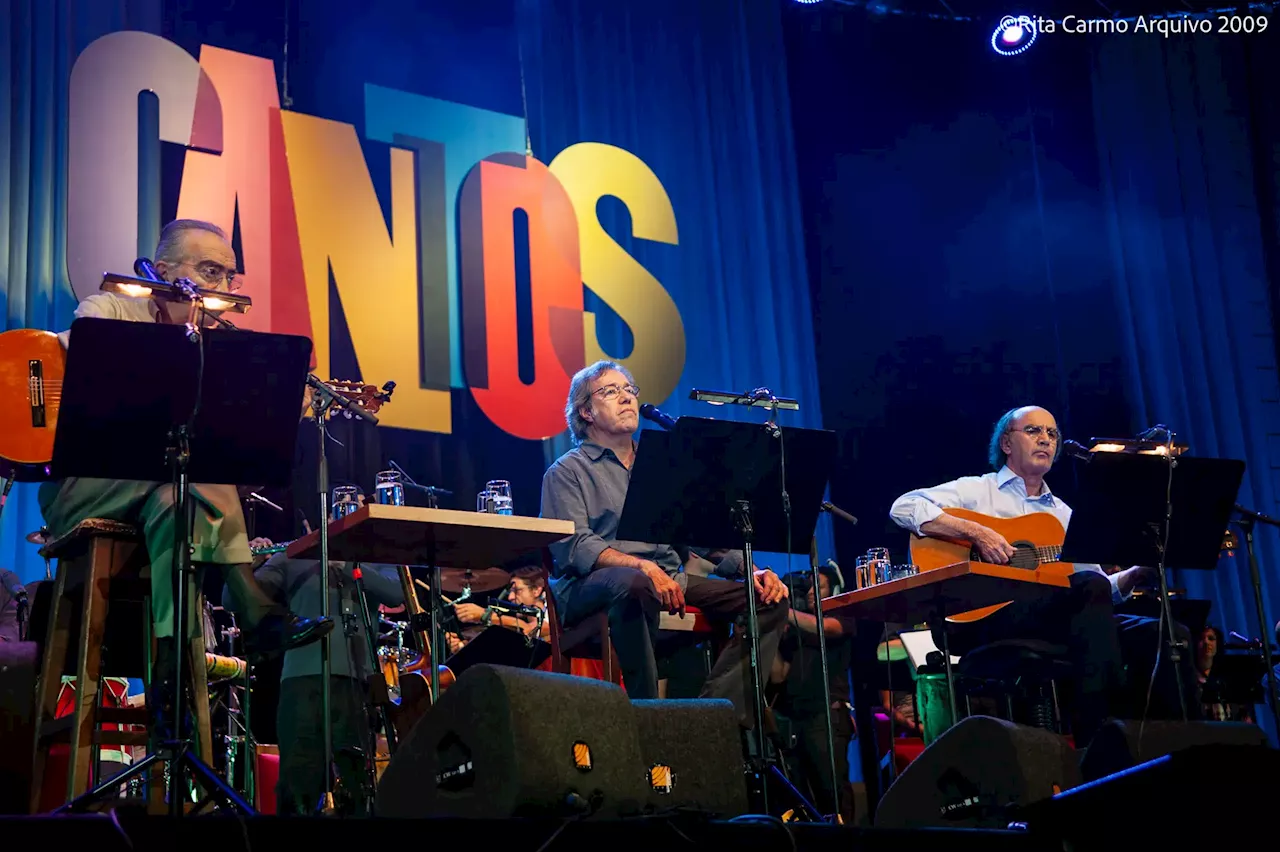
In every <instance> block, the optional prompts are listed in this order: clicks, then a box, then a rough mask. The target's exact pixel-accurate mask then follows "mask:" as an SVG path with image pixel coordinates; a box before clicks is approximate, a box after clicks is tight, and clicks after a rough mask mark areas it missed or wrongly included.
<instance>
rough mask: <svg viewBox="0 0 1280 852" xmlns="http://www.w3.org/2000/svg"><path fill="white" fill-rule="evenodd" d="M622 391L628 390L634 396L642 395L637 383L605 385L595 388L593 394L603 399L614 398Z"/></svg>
mask: <svg viewBox="0 0 1280 852" xmlns="http://www.w3.org/2000/svg"><path fill="white" fill-rule="evenodd" d="M622 391H626V392H627V393H628V394H630V395H631V396H634V397H639V396H640V388H638V387H636V386H635V385H623V386H622V387H618V386H617V385H605V386H604V387H602V388H596V389H595V390H593V391H592V392H591V395H592V396H598V397H600V398H601V399H613V398H614V397H616V396H617V395H618V394H619V393H620V392H622Z"/></svg>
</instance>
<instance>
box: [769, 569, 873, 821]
mask: <svg viewBox="0 0 1280 852" xmlns="http://www.w3.org/2000/svg"><path fill="white" fill-rule="evenodd" d="M818 582H819V584H820V586H821V588H820V590H819V594H821V595H822V597H823V598H828V597H830V596H831V590H832V588H833V586H834V584H835V582H836V574H835V571H834V570H833V569H831V568H830V567H827V566H824V567H822V568H820V569H819V574H818ZM814 609H816V607H815V606H814V601H813V587H812V584H810V587H809V590H808V593H807V594H806V595H805V599H804V601H796V602H795V603H794V604H793V605H792V607H791V615H790V617H789V618H788V620H787V628H788V629H787V635H786V636H785V637H784V638H783V640H782V646H781V649H780V652H779V654H778V658H779V663H775V664H774V672H775V673H777V674H780V675H781V682H782V689H781V691H780V693H779V695H778V698H777V701H776V702H775V704H774V709H775V710H777V711H778V712H779V713H780V714H781V715H782V716H784V717H786V718H787V719H789V720H790V721H791V723H792V725H793V732H794V733H795V736H796V749H795V752H794V754H793V759H792V760H791V761H789V763H790V764H791V765H792V772H793V773H794V774H793V776H792V778H793V780H795V781H796V785H797V786H798V787H800V789H801V790H804V788H805V786H806V785H807V786H808V788H809V790H810V791H811V792H810V795H811V796H812V798H811V800H810V801H811V802H812V803H813V804H814V805H815V806H816V807H817V808H818V809H819V810H820V811H822V812H823V813H827V812H829V811H830V810H831V805H832V802H833V801H834V798H835V797H834V796H833V795H832V792H833V791H832V789H831V761H830V759H829V758H828V756H827V721H826V714H828V713H829V714H830V715H831V733H832V738H833V740H834V746H835V758H836V782H837V783H838V784H839V790H840V819H841V821H842V822H843V824H844V825H853V817H854V813H853V786H852V785H851V784H850V783H849V743H851V742H852V741H853V734H854V723H853V714H852V712H851V710H850V706H849V696H850V689H851V684H850V682H849V666H850V665H851V664H852V662H853V637H854V633H855V631H856V625H855V624H854V622H853V619H851V618H845V617H842V616H837V615H828V614H827V613H825V612H824V613H823V616H822V621H823V627H824V633H825V634H826V640H827V680H828V684H829V687H830V700H829V701H828V697H827V696H826V695H824V692H823V689H822V657H821V655H820V653H819V649H818V618H817V616H816V615H814ZM780 668H781V671H780V672H779V669H780ZM777 674H776V675H775V679H777Z"/></svg>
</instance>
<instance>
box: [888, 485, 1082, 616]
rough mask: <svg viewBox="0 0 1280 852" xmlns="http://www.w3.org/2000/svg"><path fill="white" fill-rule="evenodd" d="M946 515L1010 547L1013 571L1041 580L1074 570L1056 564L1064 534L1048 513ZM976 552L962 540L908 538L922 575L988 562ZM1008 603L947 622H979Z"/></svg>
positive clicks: (953, 512) (961, 512)
mask: <svg viewBox="0 0 1280 852" xmlns="http://www.w3.org/2000/svg"><path fill="white" fill-rule="evenodd" d="M942 511H943V512H945V513H946V514H948V515H951V516H952V517H955V518H962V519H964V520H966V521H973V522H974V523H977V524H981V525H982V526H984V527H987V528H988V529H991V530H993V531H995V532H997V533H999V534H1000V535H1002V536H1004V538H1005V540H1006V541H1008V542H1009V544H1011V545H1013V549H1014V551H1015V552H1014V554H1013V558H1011V559H1010V560H1009V564H1010V565H1011V566H1013V567H1014V568H1024V569H1026V570H1028V571H1035V572H1036V573H1037V575H1039V576H1044V577H1069V576H1071V573H1072V571H1073V570H1074V568H1073V567H1072V565H1071V563H1069V562H1059V561H1058V557H1059V556H1060V555H1061V553H1062V542H1063V540H1064V539H1065V538H1066V530H1064V529H1063V528H1062V524H1061V523H1060V522H1059V521H1058V519H1057V518H1055V517H1054V516H1053V515H1050V514H1049V513H1048V512H1032V513H1031V514H1029V515H1022V516H1021V517H1017V518H995V517H992V516H991V515H984V514H982V513H981V512H971V511H969V510H968V509H943V510H942ZM987 561H988V560H986V559H983V558H982V554H981V553H979V552H978V548H977V547H975V546H974V544H973V542H971V541H966V540H964V539H943V538H934V537H932V536H918V535H913V536H912V537H911V562H912V564H914V565H915V566H916V567H917V568H919V569H920V570H921V571H932V570H933V569H935V568H943V567H945V566H947V565H954V564H955V563H957V562H987ZM1008 605H1009V603H1008V602H1006V603H1002V604H995V605H993V606H987V607H983V608H981V609H974V610H970V611H968V612H962V613H959V614H958V615H953V616H951V617H950V618H948V619H947V620H948V621H960V622H966V621H978V620H979V619H983V618H986V617H987V616H988V615H990V614H991V613H993V612H995V611H997V610H999V609H1002V608H1003V607H1006V606H1008Z"/></svg>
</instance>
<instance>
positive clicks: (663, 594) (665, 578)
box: [640, 560, 684, 615]
mask: <svg viewBox="0 0 1280 852" xmlns="http://www.w3.org/2000/svg"><path fill="white" fill-rule="evenodd" d="M640 570H641V571H642V572H643V573H644V575H645V576H646V577H648V578H649V579H650V580H651V581H652V582H653V590H654V591H655V592H657V593H658V600H660V601H662V608H663V609H665V610H666V611H667V612H669V613H672V614H673V615H675V614H679V615H684V589H682V588H680V584H679V583H677V582H676V581H675V579H674V578H673V577H671V576H670V575H668V574H667V572H666V571H663V570H662V569H661V568H659V567H658V563H656V562H649V561H648V560H645V562H644V567H642V568H641V569H640Z"/></svg>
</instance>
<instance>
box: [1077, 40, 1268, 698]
mask: <svg viewBox="0 0 1280 852" xmlns="http://www.w3.org/2000/svg"><path fill="white" fill-rule="evenodd" d="M1278 65H1280V63H1278V62H1277V61H1276V59H1275V57H1273V56H1269V55H1264V54H1262V53H1260V52H1258V53H1254V52H1253V51H1251V50H1250V49H1248V48H1247V47H1246V46H1245V45H1244V44H1242V43H1240V42H1238V41H1236V40H1234V39H1228V38H1225V37H1223V38H1218V39H1210V38H1204V39H1182V40H1177V41H1174V40H1164V39H1135V38H1128V37H1116V38H1113V39H1111V40H1110V41H1108V42H1105V43H1102V44H1100V45H1099V46H1098V50H1097V51H1096V53H1095V55H1094V63H1093V95H1094V106H1095V113H1096V116H1097V120H1096V122H1095V126H1096V133H1097V140H1098V150H1099V160H1100V163H1101V166H1102V175H1103V181H1102V188H1103V191H1104V194H1105V199H1106V202H1107V207H1108V213H1109V217H1110V237H1111V239H1110V253H1111V258H1112V265H1113V268H1114V283H1115V295H1116V302H1115V304H1116V309H1117V310H1118V311H1119V314H1120V328H1121V330H1122V335H1123V338H1124V339H1123V345H1124V346H1125V347H1126V350H1127V357H1126V359H1125V360H1126V362H1127V365H1128V380H1129V384H1130V390H1129V394H1128V396H1129V399H1130V403H1131V407H1132V409H1133V419H1134V425H1135V427H1138V428H1142V427H1145V426H1149V425H1153V424H1155V423H1164V424H1167V425H1168V426H1169V427H1171V428H1173V429H1174V430H1176V431H1177V433H1178V437H1179V439H1180V440H1183V441H1186V442H1188V443H1189V444H1190V445H1191V450H1192V453H1193V454H1194V455H1199V456H1215V457H1222V458H1235V459H1243V460H1244V461H1245V463H1246V464H1247V466H1248V467H1247V472H1246V474H1245V479H1244V484H1243V485H1242V487H1241V489H1240V493H1239V498H1238V499H1239V501H1240V502H1241V503H1242V504H1244V505H1246V506H1249V507H1251V508H1253V509H1255V510H1257V511H1261V512H1264V513H1267V514H1271V515H1275V514H1277V506H1278V505H1280V503H1277V500H1278V498H1280V487H1278V482H1277V470H1280V443H1277V440H1276V435H1277V433H1278V432H1280V425H1278V424H1280V383H1278V382H1277V375H1276V348H1275V330H1274V318H1273V317H1274V314H1273V311H1274V306H1273V305H1271V304H1270V294H1269V292H1268V291H1269V286H1268V260H1269V259H1270V258H1269V255H1270V254H1272V253H1273V252H1274V251H1275V248H1276V238H1277V235H1276V234H1275V233H1274V231H1273V230H1270V229H1268V228H1267V226H1266V224H1265V223H1267V222H1271V223H1274V222H1275V221H1276V218H1275V217H1276V211H1275V210H1274V209H1272V203H1273V202H1272V201H1271V200H1270V199H1271V198H1272V196H1271V194H1270V193H1269V192H1268V191H1267V184H1269V183H1270V182H1271V181H1272V180H1273V174H1272V172H1273V171H1274V169H1275V162H1274V153H1273V150H1274V149H1276V148H1277V146H1280V137H1275V136H1272V137H1271V138H1270V140H1268V139H1267V136H1268V132H1269V131H1274V129H1275V117H1276V115H1275V112H1274V107H1272V106H1270V104H1268V103H1267V102H1266V101H1265V100H1263V97H1264V95H1263V91H1264V90H1263V89H1261V88H1260V89H1258V90H1257V91H1256V92H1251V91H1250V86H1251V80H1252V81H1255V82H1258V83H1260V82H1261V81H1265V80H1270V79H1274V78H1275V74H1276V71H1277V66H1278ZM1254 163H1257V164H1259V165H1260V166H1261V167H1262V169H1263V171H1261V177H1262V180H1261V181H1259V180H1258V179H1257V178H1258V176H1259V172H1258V171H1257V170H1256V169H1255V166H1254V165H1252V164H1254ZM1175 522H1176V519H1175ZM1257 550H1258V558H1259V561H1260V563H1261V566H1262V587H1263V598H1264V601H1265V602H1266V604H1267V611H1268V612H1269V613H1270V615H1269V616H1268V617H1267V620H1266V623H1265V624H1264V625H1262V636H1263V638H1271V639H1272V640H1273V641H1274V639H1273V637H1274V633H1273V629H1274V625H1275V618H1276V613H1277V612H1280V580H1278V579H1277V578H1278V577H1280V535H1277V531H1276V530H1275V529H1274V528H1270V527H1259V528H1258V535H1257ZM1175 580H1176V585H1178V586H1183V587H1185V588H1186V589H1187V591H1188V593H1189V594H1190V595H1191V596H1192V597H1201V598H1209V599H1211V600H1213V601H1214V602H1215V612H1214V613H1213V615H1212V621H1213V622H1214V623H1216V624H1220V625H1223V626H1224V629H1227V630H1237V631H1239V632H1241V633H1245V634H1248V635H1250V636H1257V635H1258V633H1257V631H1258V625H1257V616H1256V612H1255V606H1254V597H1253V590H1252V587H1251V583H1250V578H1249V570H1248V562H1247V560H1246V558H1245V553H1244V550H1243V542H1242V547H1241V549H1240V550H1239V551H1238V552H1237V553H1236V554H1235V556H1234V557H1233V558H1229V559H1223V560H1222V561H1221V563H1220V565H1219V567H1218V570H1217V571H1212V572H1209V571H1181V572H1178V574H1177V576H1176V578H1175ZM1264 715H1268V714H1265V713H1264Z"/></svg>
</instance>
